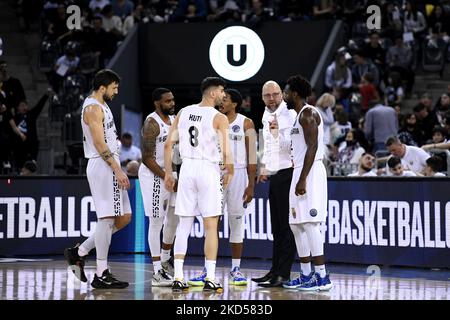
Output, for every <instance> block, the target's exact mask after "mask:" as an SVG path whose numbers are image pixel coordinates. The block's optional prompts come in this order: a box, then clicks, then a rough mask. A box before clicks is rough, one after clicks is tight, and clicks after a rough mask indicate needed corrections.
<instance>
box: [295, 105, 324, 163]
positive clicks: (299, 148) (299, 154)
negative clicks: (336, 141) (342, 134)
mask: <svg viewBox="0 0 450 320" xmlns="http://www.w3.org/2000/svg"><path fill="white" fill-rule="evenodd" d="M306 108H312V109H314V110H315V111H316V112H317V114H318V115H319V117H320V124H319V127H318V135H317V139H318V141H317V144H318V147H317V152H316V156H315V157H314V160H322V159H323V156H324V151H325V149H324V143H323V119H322V116H321V115H320V112H319V110H317V109H316V108H315V107H313V106H311V105H309V104H307V105H305V106H304V107H303V109H302V110H301V111H300V112H299V114H298V115H297V118H295V122H294V126H293V127H292V130H291V141H292V142H291V143H292V144H291V146H292V151H291V155H292V160H293V161H294V168H297V167H302V166H303V162H304V160H305V154H306V149H307V145H306V141H305V135H304V133H303V128H302V126H301V125H300V123H299V119H300V116H301V114H302V112H303V111H304V110H305V109H306Z"/></svg>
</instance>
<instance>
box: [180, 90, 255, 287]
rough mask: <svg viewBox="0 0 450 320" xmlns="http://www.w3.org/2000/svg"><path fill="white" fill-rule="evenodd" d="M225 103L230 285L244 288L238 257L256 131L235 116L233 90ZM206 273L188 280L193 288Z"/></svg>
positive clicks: (250, 194) (251, 185)
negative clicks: (231, 164) (230, 155)
mask: <svg viewBox="0 0 450 320" xmlns="http://www.w3.org/2000/svg"><path fill="white" fill-rule="evenodd" d="M225 94H226V97H225V101H224V103H223V105H222V106H221V107H219V111H220V112H222V113H223V114H225V115H226V116H227V118H228V122H229V123H230V124H229V127H228V132H229V138H230V144H231V145H230V146H231V150H232V152H233V162H234V175H233V179H231V182H230V185H229V186H228V188H227V189H226V190H225V192H224V203H226V205H227V212H228V224H229V227H230V246H231V271H230V280H229V284H232V285H244V286H245V285H246V284H247V278H245V277H244V275H243V274H242V272H241V270H240V268H241V256H242V249H243V241H244V214H245V207H246V206H247V204H248V203H249V202H250V201H252V199H253V193H254V189H255V177H256V131H255V126H254V124H253V121H252V120H250V119H249V118H247V117H245V116H244V115H242V114H240V113H237V112H236V109H239V107H240V106H241V104H242V96H241V94H240V93H239V91H237V90H235V89H226V90H225ZM205 278H206V270H205V269H203V272H202V274H200V275H199V276H197V277H194V278H192V279H189V281H188V284H189V285H192V286H203V285H204V283H205Z"/></svg>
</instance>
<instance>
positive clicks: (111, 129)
mask: <svg viewBox="0 0 450 320" xmlns="http://www.w3.org/2000/svg"><path fill="white" fill-rule="evenodd" d="M92 104H95V105H98V106H100V107H101V108H102V110H103V136H104V138H105V143H106V145H107V146H108V149H109V150H110V151H111V153H113V154H114V155H117V156H119V143H118V140H119V138H118V136H117V130H116V125H115V123H114V118H113V114H112V112H111V109H110V108H109V107H108V105H107V104H106V103H104V104H101V103H100V102H99V101H98V100H97V99H94V98H92V97H87V98H86V99H85V100H84V103H83V107H82V110H81V128H82V129H83V149H84V156H85V158H88V159H90V158H98V157H100V154H99V153H98V151H97V149H96V148H95V145H94V139H93V138H92V135H91V131H90V129H89V126H88V125H87V124H86V123H85V122H84V120H83V115H84V110H85V109H86V107H87V106H89V105H92Z"/></svg>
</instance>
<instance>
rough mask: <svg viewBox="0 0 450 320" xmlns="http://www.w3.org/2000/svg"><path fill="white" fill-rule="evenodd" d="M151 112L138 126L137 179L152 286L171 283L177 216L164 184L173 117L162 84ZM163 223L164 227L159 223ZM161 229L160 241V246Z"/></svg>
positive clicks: (154, 95) (172, 107)
mask: <svg viewBox="0 0 450 320" xmlns="http://www.w3.org/2000/svg"><path fill="white" fill-rule="evenodd" d="M152 101H153V103H154V105H155V112H153V113H151V114H149V115H148V116H147V119H146V120H145V122H144V126H143V128H142V137H143V143H142V155H143V157H142V160H143V165H141V166H140V168H139V183H140V184H141V191H142V198H143V200H144V209H145V215H146V216H147V217H148V218H149V228H148V244H149V247H150V252H151V255H152V261H153V278H152V286H162V287H170V286H172V282H173V278H172V277H171V273H172V274H173V267H172V266H171V265H170V264H169V259H170V249H172V244H173V240H174V238H175V231H176V229H177V225H178V217H177V216H175V213H174V211H175V208H174V206H173V205H171V201H172V199H171V198H172V197H174V195H175V194H174V193H171V192H169V191H167V189H166V188H165V187H164V175H165V173H164V169H163V167H164V143H165V142H166V140H167V135H168V134H169V128H170V125H171V124H172V122H173V120H174V118H175V117H174V115H173V114H174V113H175V99H174V96H173V94H172V92H171V91H170V90H169V89H166V88H157V89H155V90H154V91H153V93H152ZM163 225H164V227H163ZM161 229H162V230H163V241H162V250H161Z"/></svg>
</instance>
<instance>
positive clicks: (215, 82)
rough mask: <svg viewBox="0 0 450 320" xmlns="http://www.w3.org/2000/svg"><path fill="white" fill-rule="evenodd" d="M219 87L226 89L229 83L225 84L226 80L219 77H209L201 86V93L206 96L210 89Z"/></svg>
mask: <svg viewBox="0 0 450 320" xmlns="http://www.w3.org/2000/svg"><path fill="white" fill-rule="evenodd" d="M218 86H222V87H224V88H225V87H226V86H227V83H226V82H225V80H223V79H222V78H219V77H207V78H205V79H203V81H202V83H201V84H200V91H201V92H202V94H204V93H205V91H206V90H208V89H209V88H211V87H218Z"/></svg>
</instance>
